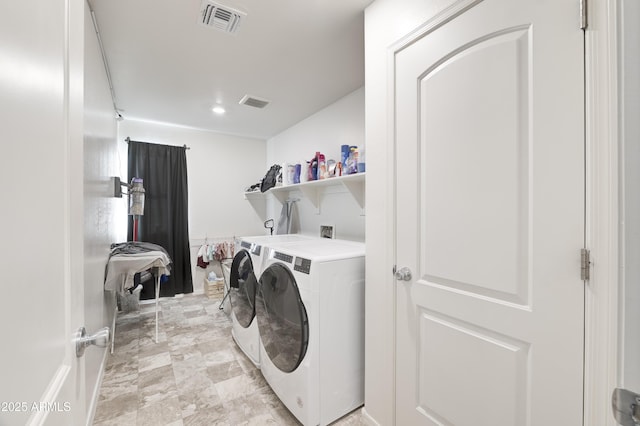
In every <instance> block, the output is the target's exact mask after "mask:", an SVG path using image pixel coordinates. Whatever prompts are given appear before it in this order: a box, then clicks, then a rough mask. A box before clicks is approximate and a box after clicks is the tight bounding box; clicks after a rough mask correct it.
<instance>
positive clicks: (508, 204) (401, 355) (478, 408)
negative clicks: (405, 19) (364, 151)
mask: <svg viewBox="0 0 640 426" xmlns="http://www.w3.org/2000/svg"><path fill="white" fill-rule="evenodd" d="M452 3H453V2H452ZM467 6H468V7H467ZM456 7H457V9H458V12H455V13H454V12H452V11H453V9H454V8H456ZM454 8H450V9H448V11H446V12H445V13H450V14H451V13H453V16H445V15H443V16H441V17H439V18H437V19H436V20H434V21H432V22H431V24H430V26H429V27H428V28H427V29H426V30H425V32H424V35H423V36H421V37H420V38H419V39H417V40H416V41H415V42H414V43H411V44H409V45H408V46H407V47H406V48H404V49H402V50H401V51H399V52H397V53H396V56H395V73H396V74H395V95H396V105H395V108H396V110H395V117H396V118H395V120H396V134H395V136H396V142H395V143H396V170H397V178H396V179H397V180H396V197H397V211H396V236H397V242H396V256H397V259H396V261H397V268H398V269H399V270H401V268H408V270H410V271H411V277H409V276H408V275H405V276H404V279H402V277H401V279H398V280H397V283H396V284H397V330H396V333H397V347H396V395H397V399H396V424H398V425H418V424H424V425H455V426H524V425H530V426H550V425H562V426H577V425H581V424H582V408H583V407H582V404H583V398H582V395H583V350H584V349H583V334H584V333H583V329H584V306H583V305H584V283H583V281H582V280H581V278H580V249H581V248H582V247H583V244H584V202H585V200H584V173H585V171H584V161H585V159H584V124H583V111H584V107H583V105H584V97H583V84H584V82H583V34H582V31H581V30H580V29H579V22H578V18H577V17H578V2H577V1H576V0H553V1H551V0H546V1H545V0H484V1H466V2H465V1H459V2H457V3H455V6H454Z"/></svg>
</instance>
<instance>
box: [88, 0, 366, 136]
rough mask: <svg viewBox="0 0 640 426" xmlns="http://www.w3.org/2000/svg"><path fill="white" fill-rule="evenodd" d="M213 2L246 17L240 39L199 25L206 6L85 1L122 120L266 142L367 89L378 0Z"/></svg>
mask: <svg viewBox="0 0 640 426" xmlns="http://www.w3.org/2000/svg"><path fill="white" fill-rule="evenodd" d="M214 1H216V3H219V4H222V5H224V6H227V7H229V8H233V9H237V10H240V11H242V12H245V13H246V14H247V16H246V17H244V19H243V20H242V22H241V24H240V28H239V30H238V32H237V33H236V34H227V33H224V32H222V31H219V30H216V29H213V28H209V27H205V26H203V25H201V24H200V23H198V19H199V11H200V7H201V0H89V4H90V6H91V8H92V10H93V11H94V13H95V17H96V20H97V23H98V28H99V33H100V37H101V40H102V44H103V46H104V51H105V55H106V58H107V63H108V66H109V70H110V74H111V80H112V83H113V89H114V92H115V104H116V107H117V108H118V110H119V111H120V113H121V115H122V116H123V117H124V119H125V120H127V119H136V120H149V121H155V122H163V123H170V124H175V125H180V126H187V127H193V128H198V129H205V130H211V131H215V132H220V133H227V134H232V135H240V136H246V137H254V138H260V139H268V138H270V137H272V136H274V135H276V134H278V133H280V132H281V131H283V130H285V129H287V128H288V127H290V126H292V125H294V124H295V123H297V122H299V121H301V120H303V119H304V118H306V117H308V116H310V115H311V114H313V113H315V112H317V111H318V110H320V109H322V108H323V107H325V106H327V105H329V104H331V103H332V102H334V101H336V100H337V99H339V98H341V97H342V96H344V95H346V94H348V93H350V92H352V91H354V90H356V89H357V88H359V87H361V86H362V85H363V84H364V26H363V16H364V14H363V10H364V8H365V7H367V6H368V5H369V4H370V3H372V2H373V0H269V1H264V0H214ZM247 94H249V95H252V96H256V97H258V98H265V99H268V100H269V101H270V102H271V103H270V104H269V105H268V106H267V107H265V108H264V109H257V108H253V107H249V106H245V105H240V104H239V103H238V102H239V101H240V99H241V98H242V97H243V96H244V95H247ZM216 104H220V105H222V106H223V107H224V108H225V109H226V111H227V112H226V114H224V115H216V114H214V113H213V112H212V111H211V108H212V107H213V106H214V105H216Z"/></svg>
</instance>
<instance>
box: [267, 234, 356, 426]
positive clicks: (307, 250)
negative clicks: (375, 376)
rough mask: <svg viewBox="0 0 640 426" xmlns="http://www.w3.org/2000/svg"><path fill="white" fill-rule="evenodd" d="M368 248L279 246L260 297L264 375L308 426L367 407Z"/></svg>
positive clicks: (325, 243) (271, 254) (328, 243)
mask: <svg viewBox="0 0 640 426" xmlns="http://www.w3.org/2000/svg"><path fill="white" fill-rule="evenodd" d="M364 261H365V246H364V244H363V243H355V242H349V241H343V240H330V239H320V240H316V241H307V242H304V241H303V242H298V243H290V244H286V245H285V244H273V245H270V246H269V249H268V250H267V254H266V258H265V263H264V269H263V271H262V275H261V276H260V279H259V284H258V291H257V293H256V319H257V322H258V328H259V330H260V361H261V370H262V375H263V376H264V378H265V379H266V381H267V382H268V383H269V385H270V386H271V388H272V389H273V391H274V392H275V393H276V395H278V397H279V398H280V400H281V401H282V402H283V403H284V404H285V405H286V406H287V408H288V409H289V411H291V412H292V413H293V414H294V416H295V417H296V418H297V419H298V420H299V421H300V422H301V423H302V424H304V425H306V426H310V425H326V424H329V423H331V422H333V421H335V420H336V419H338V418H340V417H342V416H343V415H345V414H347V413H348V412H350V411H352V410H354V409H356V408H357V407H359V406H361V405H362V404H363V403H364V268H365V263H364Z"/></svg>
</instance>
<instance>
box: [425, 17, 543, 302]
mask: <svg viewBox="0 0 640 426" xmlns="http://www.w3.org/2000/svg"><path fill="white" fill-rule="evenodd" d="M530 31H531V29H530V28H524V29H515V30H512V31H509V32H506V33H505V32H501V33H497V34H491V35H489V36H487V37H484V38H482V39H479V40H473V41H472V42H471V43H470V44H469V45H467V46H464V47H463V48H461V49H458V50H457V51H455V52H453V54H452V55H449V56H447V57H445V59H444V61H439V62H436V65H435V67H433V68H431V69H430V70H429V71H428V72H427V73H426V74H425V75H424V76H422V77H421V79H420V88H419V102H420V105H421V111H420V120H421V122H422V123H421V125H420V128H421V130H422V134H421V135H420V139H421V146H420V150H421V164H422V165H423V167H421V172H422V177H421V184H422V185H421V189H422V191H421V193H420V198H421V200H422V201H423V206H422V208H421V229H423V230H424V232H423V235H424V238H423V239H422V242H421V243H422V245H423V246H422V248H421V253H422V257H421V259H420V260H421V265H420V269H421V271H423V274H424V275H425V276H427V277H428V278H429V281H430V282H434V283H439V284H441V285H444V286H451V287H453V288H458V289H465V290H467V291H470V292H473V293H477V294H478V295H480V296H487V297H495V298H498V299H502V300H508V301H512V302H515V303H520V304H526V303H527V299H528V297H527V294H528V283H527V277H528V274H527V265H528V263H529V262H528V259H527V255H528V235H529V229H528V228H529V220H528V217H529V211H528V204H527V202H528V198H529V197H528V192H529V187H528V186H529V185H528V184H529V182H528V165H529V158H528V154H529V142H530V141H529V135H528V132H527V129H528V128H529V114H528V104H529V98H530V95H529V91H528V89H529V86H530V82H529V77H530V75H529V73H528V72H527V71H528V68H529V67H528V64H529V60H530V58H529V55H528V53H529V52H528V41H529V35H530ZM496 94H500V96H496ZM443 100H445V101H446V102H443ZM443 183H444V184H443ZM496 206H500V207H499V208H497V207H496ZM469 212H473V214H469ZM487 241H492V250H485V248H486V242H487ZM461 266H463V267H461Z"/></svg>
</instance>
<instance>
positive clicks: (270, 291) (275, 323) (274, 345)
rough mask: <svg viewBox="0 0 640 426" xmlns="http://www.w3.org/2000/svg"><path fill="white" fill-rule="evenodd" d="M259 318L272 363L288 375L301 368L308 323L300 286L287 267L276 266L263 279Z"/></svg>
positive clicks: (260, 328)
mask: <svg viewBox="0 0 640 426" xmlns="http://www.w3.org/2000/svg"><path fill="white" fill-rule="evenodd" d="M256 318H257V320H258V330H259V332H260V339H261V340H262V345H263V346H264V348H265V350H266V352H267V355H268V356H269V359H271V362H273V364H274V365H275V366H276V367H278V368H279V369H280V370H281V371H284V372H285V373H290V372H292V371H294V370H295V369H296V368H298V365H300V363H301V362H302V360H303V359H304V355H305V354H306V353H307V346H308V345H309V321H308V318H307V310H306V309H305V307H304V304H303V303H302V299H301V298H300V291H299V290H298V285H297V284H296V281H295V278H294V277H293V274H292V273H291V270H290V269H289V268H287V267H286V266H285V265H283V264H281V263H274V264H273V265H271V266H269V267H268V268H267V269H265V270H264V272H263V273H262V275H261V276H260V282H259V284H258V292H257V293H256Z"/></svg>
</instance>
